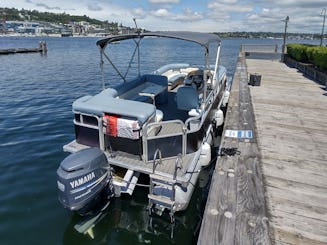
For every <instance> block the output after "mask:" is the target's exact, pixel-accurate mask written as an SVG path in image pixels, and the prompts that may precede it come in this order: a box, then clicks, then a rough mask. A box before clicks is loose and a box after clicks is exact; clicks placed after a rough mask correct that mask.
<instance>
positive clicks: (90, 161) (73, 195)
mask: <svg viewBox="0 0 327 245" xmlns="http://www.w3.org/2000/svg"><path fill="white" fill-rule="evenodd" d="M57 175H58V180H57V184H58V189H59V201H60V202H61V204H62V205H63V206H64V207H65V208H68V209H70V210H72V211H77V212H78V213H79V214H80V215H88V214H91V213H92V212H94V210H95V209H99V208H101V207H103V205H106V204H107V202H108V200H109V198H110V196H112V194H113V187H112V180H111V176H112V175H111V172H110V166H109V163H108V161H107V158H106V156H105V155H104V153H103V152H102V151H101V150H100V149H99V148H88V149H85V150H81V151H79V152H77V153H74V154H71V155H69V156H68V157H66V158H65V159H64V160H63V161H62V162H61V164H60V166H59V168H58V170H57Z"/></svg>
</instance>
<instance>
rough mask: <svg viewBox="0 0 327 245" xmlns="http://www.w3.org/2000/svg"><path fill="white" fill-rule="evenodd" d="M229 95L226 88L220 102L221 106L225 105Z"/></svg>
mask: <svg viewBox="0 0 327 245" xmlns="http://www.w3.org/2000/svg"><path fill="white" fill-rule="evenodd" d="M229 96H230V92H229V91H228V90H226V91H225V92H224V97H223V102H222V104H223V106H226V105H227V103H228V100H229Z"/></svg>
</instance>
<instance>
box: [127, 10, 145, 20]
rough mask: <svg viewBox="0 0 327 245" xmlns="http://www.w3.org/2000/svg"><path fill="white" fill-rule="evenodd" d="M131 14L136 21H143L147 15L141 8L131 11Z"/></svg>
mask: <svg viewBox="0 0 327 245" xmlns="http://www.w3.org/2000/svg"><path fill="white" fill-rule="evenodd" d="M131 14H132V15H133V16H134V18H136V19H144V18H145V17H146V16H147V15H148V14H147V12H146V11H145V10H144V9H143V8H135V9H132V10H131Z"/></svg>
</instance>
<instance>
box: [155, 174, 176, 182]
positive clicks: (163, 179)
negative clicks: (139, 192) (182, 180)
mask: <svg viewBox="0 0 327 245" xmlns="http://www.w3.org/2000/svg"><path fill="white" fill-rule="evenodd" d="M150 178H151V179H152V181H154V182H156V183H158V184H166V185H167V184H171V185H173V184H176V183H177V181H176V180H175V179H172V178H169V177H165V176H162V175H158V174H150Z"/></svg>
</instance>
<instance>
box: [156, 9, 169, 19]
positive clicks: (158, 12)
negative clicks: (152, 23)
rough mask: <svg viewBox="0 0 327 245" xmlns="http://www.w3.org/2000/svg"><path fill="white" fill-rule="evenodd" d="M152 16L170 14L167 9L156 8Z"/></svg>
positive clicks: (166, 15) (167, 15)
mask: <svg viewBox="0 0 327 245" xmlns="http://www.w3.org/2000/svg"><path fill="white" fill-rule="evenodd" d="M152 15H153V16H156V17H170V16H171V14H170V13H169V11H168V10H167V9H158V10H156V11H153V12H152Z"/></svg>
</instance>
